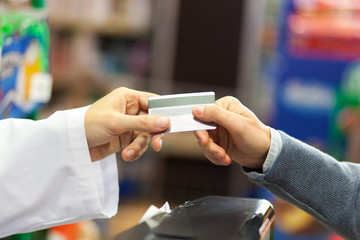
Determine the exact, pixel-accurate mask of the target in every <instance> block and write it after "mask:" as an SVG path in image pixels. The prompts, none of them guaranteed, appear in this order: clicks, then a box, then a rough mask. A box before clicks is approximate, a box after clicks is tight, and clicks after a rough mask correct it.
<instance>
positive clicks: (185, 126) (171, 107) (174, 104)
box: [149, 92, 216, 133]
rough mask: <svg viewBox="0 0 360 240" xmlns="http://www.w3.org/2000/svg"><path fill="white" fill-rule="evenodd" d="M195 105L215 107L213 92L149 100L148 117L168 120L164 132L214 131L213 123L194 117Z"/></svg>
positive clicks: (151, 98) (214, 125)
mask: <svg viewBox="0 0 360 240" xmlns="http://www.w3.org/2000/svg"><path fill="white" fill-rule="evenodd" d="M196 105H215V93H214V92H198V93H181V94H171V95H162V96H157V97H150V98H149V115H163V116H168V117H169V118H170V127H169V129H168V130H167V131H166V132H169V133H174V132H188V131H196V130H213V129H216V124H215V123H209V122H203V121H200V120H198V119H196V118H195V117H194V115H193V114H192V109H193V107H194V106H196Z"/></svg>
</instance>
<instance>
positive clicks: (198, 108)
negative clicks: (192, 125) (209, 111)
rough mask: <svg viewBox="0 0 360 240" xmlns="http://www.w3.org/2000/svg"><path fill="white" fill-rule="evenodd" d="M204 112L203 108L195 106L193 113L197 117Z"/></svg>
mask: <svg viewBox="0 0 360 240" xmlns="http://www.w3.org/2000/svg"><path fill="white" fill-rule="evenodd" d="M204 110H205V107H204V106H195V113H196V114H197V115H201V114H203V112H204Z"/></svg>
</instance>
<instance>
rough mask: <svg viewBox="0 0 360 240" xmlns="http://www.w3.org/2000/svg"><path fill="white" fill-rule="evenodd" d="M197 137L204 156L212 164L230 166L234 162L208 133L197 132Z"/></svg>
mask: <svg viewBox="0 0 360 240" xmlns="http://www.w3.org/2000/svg"><path fill="white" fill-rule="evenodd" d="M195 136H196V138H197V139H198V143H199V146H200V147H201V149H202V150H203V152H204V155H205V157H206V158H207V159H209V160H210V161H211V162H212V163H214V164H216V165H225V166H227V165H229V164H231V162H232V160H231V158H230V156H229V155H227V154H226V151H225V150H224V149H223V148H222V147H220V146H219V145H217V144H216V143H215V142H214V141H213V139H212V138H211V137H210V136H209V133H208V132H207V131H195Z"/></svg>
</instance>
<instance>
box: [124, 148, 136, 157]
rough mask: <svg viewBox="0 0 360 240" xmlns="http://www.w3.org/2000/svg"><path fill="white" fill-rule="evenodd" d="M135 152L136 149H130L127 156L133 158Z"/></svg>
mask: <svg viewBox="0 0 360 240" xmlns="http://www.w3.org/2000/svg"><path fill="white" fill-rule="evenodd" d="M134 154H135V151H134V150H132V149H130V150H129V151H127V153H126V156H127V157H128V158H132V157H133V156H134Z"/></svg>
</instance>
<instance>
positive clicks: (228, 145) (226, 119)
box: [193, 97, 271, 169]
mask: <svg viewBox="0 0 360 240" xmlns="http://www.w3.org/2000/svg"><path fill="white" fill-rule="evenodd" d="M193 114H194V116H195V117H196V118H198V119H200V120H202V121H206V122H215V123H217V129H215V130H211V131H196V132H195V135H196V137H197V139H198V141H199V145H200V146H201V148H202V150H203V151H204V154H205V156H206V157H207V158H208V159H209V160H210V161H211V162H213V163H214V164H218V165H229V164H230V163H231V162H232V161H235V162H237V163H239V164H240V165H242V166H245V167H248V168H252V169H258V168H261V167H262V165H263V163H264V161H265V158H266V155H267V153H268V150H269V148H270V141H271V136H270V129H269V128H268V127H267V126H266V125H264V124H263V123H262V122H261V121H260V120H259V119H258V118H257V117H256V116H255V114H254V113H252V112H251V111H250V110H249V109H248V108H246V107H245V106H244V105H242V104H241V103H240V101H239V100H238V99H236V98H234V97H224V98H221V99H219V100H217V101H216V104H215V105H200V106H195V107H194V109H193Z"/></svg>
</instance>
